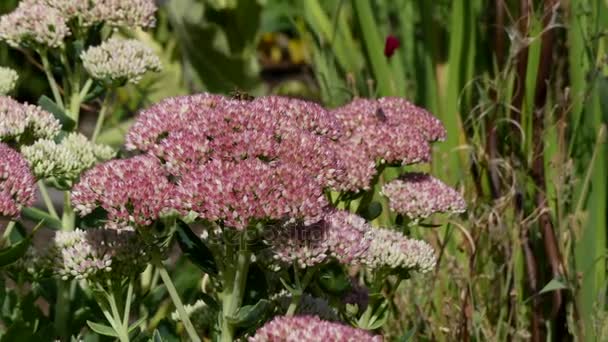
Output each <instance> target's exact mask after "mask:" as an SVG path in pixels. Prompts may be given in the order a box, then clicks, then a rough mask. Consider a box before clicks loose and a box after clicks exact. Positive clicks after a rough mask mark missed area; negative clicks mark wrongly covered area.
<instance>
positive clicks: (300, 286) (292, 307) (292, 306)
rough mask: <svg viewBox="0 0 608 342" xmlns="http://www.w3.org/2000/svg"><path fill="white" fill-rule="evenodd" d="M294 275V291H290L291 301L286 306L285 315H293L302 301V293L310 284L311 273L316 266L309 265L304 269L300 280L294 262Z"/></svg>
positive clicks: (315, 269) (314, 270) (314, 271)
mask: <svg viewBox="0 0 608 342" xmlns="http://www.w3.org/2000/svg"><path fill="white" fill-rule="evenodd" d="M293 271H294V276H295V279H296V288H295V291H292V292H291V302H290V303H289V307H288V308H287V313H286V315H287V316H293V315H295V313H296V310H297V309H298V306H299V305H300V302H301V301H302V295H303V294H304V290H306V288H307V287H308V284H310V281H311V280H312V277H313V275H314V274H315V273H316V272H317V267H309V268H307V269H306V273H305V274H304V278H302V280H300V276H299V270H298V266H297V265H296V264H294V265H293Z"/></svg>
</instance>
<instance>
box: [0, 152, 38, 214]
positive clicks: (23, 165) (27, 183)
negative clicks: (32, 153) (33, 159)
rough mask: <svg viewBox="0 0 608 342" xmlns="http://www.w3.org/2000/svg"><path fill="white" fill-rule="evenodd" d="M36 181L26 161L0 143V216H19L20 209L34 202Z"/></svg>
mask: <svg viewBox="0 0 608 342" xmlns="http://www.w3.org/2000/svg"><path fill="white" fill-rule="evenodd" d="M35 189H36V179H34V176H33V175H32V173H31V172H30V168H29V166H28V164H27V161H26V160H25V159H24V158H23V156H21V154H20V153H19V152H17V151H15V150H13V149H12V148H10V147H9V146H8V145H6V144H3V143H0V216H5V217H9V218H14V217H17V216H19V213H20V212H21V207H23V206H31V205H33V204H34V200H35V191H36V190H35Z"/></svg>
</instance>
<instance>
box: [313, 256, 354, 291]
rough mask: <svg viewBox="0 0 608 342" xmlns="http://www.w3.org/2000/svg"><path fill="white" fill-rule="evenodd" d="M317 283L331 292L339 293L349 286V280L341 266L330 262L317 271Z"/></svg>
mask: <svg viewBox="0 0 608 342" xmlns="http://www.w3.org/2000/svg"><path fill="white" fill-rule="evenodd" d="M319 285H321V288H322V289H323V290H325V291H327V292H329V293H331V294H334V295H341V294H343V293H344V292H346V291H347V290H348V289H349V288H350V281H349V279H348V276H347V275H346V273H344V270H343V269H342V267H341V266H340V265H339V264H337V263H335V264H334V263H332V264H330V265H327V266H325V267H323V269H321V271H320V272H319Z"/></svg>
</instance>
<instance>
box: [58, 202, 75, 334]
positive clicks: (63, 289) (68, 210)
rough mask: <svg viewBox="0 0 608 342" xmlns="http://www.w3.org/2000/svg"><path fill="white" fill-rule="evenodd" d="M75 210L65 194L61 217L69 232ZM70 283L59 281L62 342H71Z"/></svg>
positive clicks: (59, 325)
mask: <svg viewBox="0 0 608 342" xmlns="http://www.w3.org/2000/svg"><path fill="white" fill-rule="evenodd" d="M75 219H76V218H75V216H74V210H73V209H72V202H71V200H70V192H69V191H66V192H65V193H64V205H63V214H62V217H61V223H62V224H61V228H62V230H63V231H66V232H69V231H73V230H74V223H75ZM69 285H70V283H69V281H65V280H59V281H58V284H57V302H56V303H55V328H56V329H57V333H58V334H59V335H60V336H61V337H62V341H67V340H69V337H70V335H69V331H68V319H69V317H70V286H69Z"/></svg>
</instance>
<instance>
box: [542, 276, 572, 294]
mask: <svg viewBox="0 0 608 342" xmlns="http://www.w3.org/2000/svg"><path fill="white" fill-rule="evenodd" d="M567 288H568V286H566V284H564V283H563V282H562V281H561V280H559V279H556V278H553V279H551V281H550V282H549V283H547V285H545V287H543V289H542V290H540V292H539V293H538V294H539V295H541V294H543V293H547V292H551V291H556V290H564V289H567Z"/></svg>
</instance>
